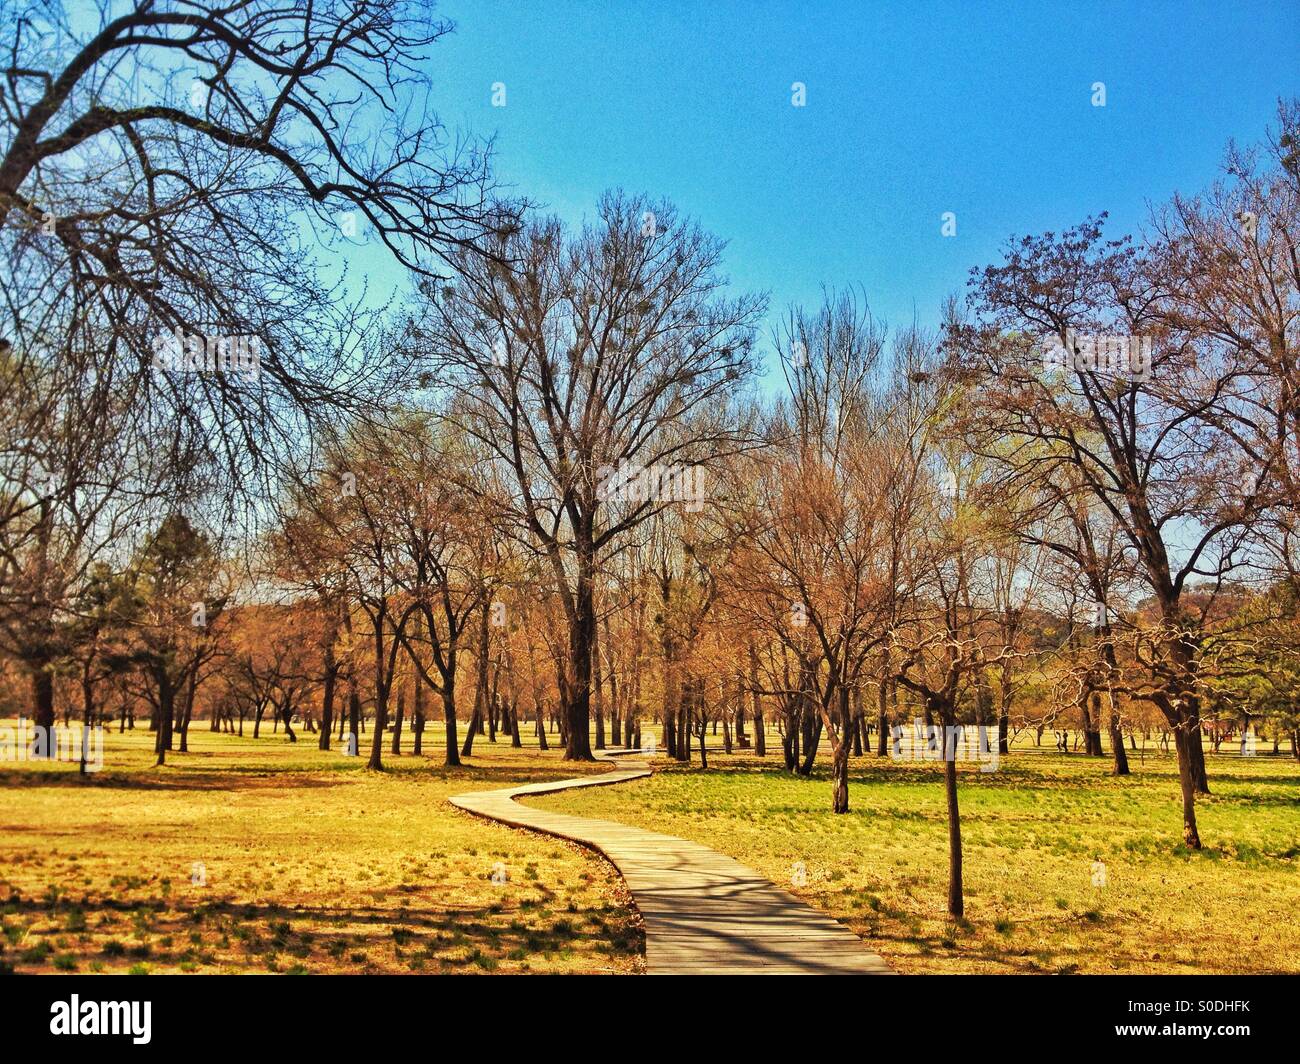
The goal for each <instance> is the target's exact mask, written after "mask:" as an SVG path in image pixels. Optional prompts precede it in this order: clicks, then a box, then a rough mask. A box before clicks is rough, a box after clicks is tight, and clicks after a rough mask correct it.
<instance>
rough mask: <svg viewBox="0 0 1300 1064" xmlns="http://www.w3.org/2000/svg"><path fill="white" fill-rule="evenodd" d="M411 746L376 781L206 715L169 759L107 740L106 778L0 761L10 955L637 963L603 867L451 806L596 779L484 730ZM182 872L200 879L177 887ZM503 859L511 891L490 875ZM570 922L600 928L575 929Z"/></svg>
mask: <svg viewBox="0 0 1300 1064" xmlns="http://www.w3.org/2000/svg"><path fill="white" fill-rule="evenodd" d="M406 738H407V741H406V743H405V747H406V749H407V750H408V754H407V755H406V756H404V757H399V758H393V757H388V756H386V757H385V761H386V763H387V766H388V771H386V772H384V773H373V772H369V771H367V770H366V769H365V758H364V757H362V758H348V757H345V756H343V755H342V754H341V753H339V752H338V751H337V750H336V751H332V752H322V751H320V750H318V749H316V736H314V735H307V734H303V735H302V737H301V739H300V741H299V742H298V743H297V744H289V743H288V742H286V740H285V739H284V738H283V736H273V735H270V734H267V735H264V736H263V737H262V738H261V739H259V740H257V741H254V740H253V739H252V738H251V737H246V738H243V739H241V738H238V737H236V736H228V735H224V734H216V733H213V732H211V731H209V730H208V729H207V726H206V724H205V725H202V726H199V725H196V726H195V728H193V729H192V730H191V733H190V745H191V752H190V753H188V754H180V753H173V754H170V755H169V757H168V764H167V765H166V766H165V767H163V768H155V767H153V756H152V736H151V735H150V734H149V733H148V731H147V730H145V729H143V728H140V729H137V730H136V731H135V732H134V733H132V732H128V733H126V734H125V735H119V734H118V733H117V732H116V731H113V732H110V733H109V734H108V735H107V737H106V739H107V741H106V743H105V767H104V769H103V771H101V772H98V773H95V774H94V775H92V776H90V777H89V778H88V779H85V780H82V779H79V778H78V776H77V771H76V766H75V765H71V764H58V763H56V764H50V763H32V762H7V763H4V764H0V789H2V793H3V798H2V799H0V803H2V804H0V913H3V921H4V923H3V933H4V936H5V940H6V941H7V942H8V943H10V944H11V947H10V948H9V950H8V951H7V953H6V954H5V958H4V959H5V961H6V962H7V963H11V964H13V965H14V967H15V968H16V969H17V970H18V971H20V972H52V971H73V970H77V971H81V972H86V971H103V972H106V973H121V972H127V971H130V972H141V973H149V972H155V973H168V972H244V971H262V972H265V971H281V972H285V973H300V972H311V973H320V972H359V971H365V972H399V971H401V972H406V971H411V970H412V965H411V961H412V960H414V959H418V968H417V969H416V970H423V971H426V972H434V973H436V972H440V971H442V972H447V971H461V972H465V971H469V972H485V971H500V972H522V971H534V972H633V971H636V970H638V969H639V968H640V967H641V965H642V961H641V953H642V945H641V933H640V928H639V918H638V917H637V915H636V913H635V911H634V910H632V909H630V907H629V905H628V900H627V895H626V891H625V888H624V887H623V884H622V881H621V880H620V879H619V878H618V876H617V875H616V874H615V873H614V871H613V869H612V868H611V867H610V866H609V865H608V864H607V863H606V862H604V861H603V860H601V859H599V858H597V857H595V856H593V855H592V854H590V853H589V852H587V851H586V850H583V849H582V848H581V847H578V846H574V845H570V844H567V843H563V842H560V841H559V840H556V839H551V838H547V837H544V836H538V835H531V834H526V833H524V832H518V831H513V830H511V829H509V828H506V827H504V826H501V825H497V824H493V823H490V822H488V821H485V820H481V819H478V818H475V817H471V816H469V815H468V814H465V813H461V812H459V811H456V810H454V809H452V808H451V807H450V806H449V805H448V804H447V803H446V798H447V796H448V795H450V794H456V793H459V792H461V791H469V790H476V789H484V788H489V787H499V786H504V785H506V784H508V783H513V782H527V781H535V780H542V779H555V778H561V777H564V776H571V775H575V774H577V773H579V772H581V771H583V770H584V769H585V770H589V771H600V766H598V765H590V766H575V765H573V764H572V763H565V762H563V761H562V760H561V759H560V754H559V752H558V751H556V750H554V749H553V750H551V751H550V752H548V753H545V754H543V753H541V752H540V751H539V750H537V749H536V747H533V746H531V745H530V746H529V747H528V748H526V749H524V750H512V749H511V748H510V746H509V744H508V743H506V742H498V743H497V744H496V745H495V746H494V745H492V744H489V743H488V742H486V741H485V740H484V739H483V738H479V739H478V740H476V743H475V747H474V751H475V756H474V757H473V758H472V759H471V760H470V761H469V762H468V763H467V765H466V766H465V767H463V768H461V769H456V770H447V769H446V768H445V767H444V766H443V765H442V763H441V758H442V750H443V733H442V730H441V728H435V729H430V730H429V731H426V733H425V751H426V754H425V756H423V757H421V758H415V757H412V756H410V754H409V749H410V743H409V737H406ZM365 739H366V741H365V742H364V743H363V749H364V750H365V751H366V752H368V749H369V743H368V737H365ZM385 751H387V744H386V745H385ZM196 862H201V863H202V865H203V871H204V873H205V879H206V884H205V885H199V884H197V883H194V882H192V881H191V880H192V872H193V871H194V866H195V863H196ZM497 862H503V863H504V864H505V865H506V867H507V869H508V879H507V882H505V883H504V884H497V883H494V882H492V879H491V875H492V869H493V866H494V865H495V864H496V863H497ZM570 911H573V912H577V913H579V914H581V915H582V916H583V917H597V918H599V919H600V920H601V921H603V927H604V928H605V931H604V933H602V934H601V935H599V936H594V935H586V934H581V933H577V932H575V930H574V929H573V927H572V926H571V923H570V920H571V919H572V918H571V916H570ZM521 950H522V951H523V952H522V953H521V952H520V951H521ZM92 965H93V966H92Z"/></svg>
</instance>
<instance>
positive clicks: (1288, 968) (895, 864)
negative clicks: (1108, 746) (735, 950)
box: [528, 741, 1300, 973]
mask: <svg viewBox="0 0 1300 1064" xmlns="http://www.w3.org/2000/svg"><path fill="white" fill-rule="evenodd" d="M771 749H772V743H771V742H770V741H769V754H768V757H767V758H766V764H764V763H763V762H762V760H760V759H759V758H755V757H752V756H744V757H742V756H734V757H727V756H724V755H722V754H714V753H711V754H710V758H709V760H710V768H709V770H708V771H700V770H699V768H698V767H694V768H685V767H678V766H676V765H674V764H671V763H665V762H664V760H663V759H662V758H660V759H659V762H658V766H657V767H658V768H659V772H658V773H657V774H656V775H655V776H654V778H653V779H650V780H642V781H636V782H632V783H627V784H623V785H620V786H618V787H600V788H591V789H587V790H585V791H580V792H579V791H574V792H570V793H564V794H557V795H548V796H546V797H543V798H532V799H529V800H528V801H529V804H534V805H538V806H542V807H545V808H550V809H557V810H563V811H564V812H569V813H577V814H582V815H587V816H595V817H606V818H609V819H612V820H619V821H622V822H624V823H628V824H635V825H639V826H641V827H645V828H650V829H653V830H655V831H662V832H666V833H668V834H672V835H679V836H683V837H685V838H689V839H693V840H696V841H698V842H702V843H705V844H706V845H709V846H712V847H713V848H715V849H717V850H720V851H721V852H723V853H726V854H729V855H731V856H733V857H736V858H738V859H739V860H741V861H743V862H745V863H746V864H749V865H750V866H752V867H753V868H755V869H757V870H759V871H760V872H762V873H763V874H765V875H767V876H769V877H770V878H771V879H772V880H773V881H774V882H776V883H778V884H780V885H782V886H784V887H785V888H786V889H788V890H790V891H792V892H793V893H795V894H797V895H799V896H800V897H802V898H804V899H805V900H807V901H808V902H810V903H811V904H813V905H815V906H817V907H819V908H821V909H824V910H825V911H826V912H828V913H830V914H831V915H833V916H834V917H836V918H837V919H838V920H841V921H843V922H844V923H847V924H848V925H849V926H851V927H852V928H853V929H854V930H855V931H856V932H857V933H858V934H859V935H861V936H862V937H863V939H865V940H866V942H867V943H868V945H869V946H870V948H872V949H874V950H875V951H877V952H878V953H880V955H881V956H883V957H884V958H885V959H886V960H887V961H888V962H889V963H890V964H891V965H892V966H893V967H894V968H895V969H896V970H898V971H900V972H946V973H957V972H1003V973H1017V972H1023V973H1029V972H1057V973H1066V972H1091V973H1115V972H1123V973H1150V972H1168V973H1194V972H1240V973H1244V972H1300V924H1298V923H1297V921H1296V920H1295V914H1296V912H1297V911H1300V765H1298V764H1297V763H1296V761H1294V760H1293V759H1291V758H1290V757H1288V756H1281V757H1253V758H1250V757H1247V758H1242V757H1237V756H1236V755H1235V754H1233V755H1228V754H1227V753H1226V752H1225V754H1224V755H1221V756H1215V755H1213V754H1208V755H1207V757H1208V763H1209V765H1208V767H1209V777H1210V788H1211V790H1212V791H1213V794H1212V795H1210V796H1208V797H1202V798H1201V799H1200V801H1199V802H1198V816H1199V818H1200V823H1201V835H1202V839H1203V840H1204V842H1205V848H1204V849H1203V850H1201V851H1200V852H1199V853H1198V852H1193V851H1190V850H1188V849H1186V848H1184V847H1182V846H1181V845H1179V844H1178V840H1179V838H1180V835H1179V830H1180V819H1179V806H1178V802H1177V796H1178V785H1177V775H1176V768H1175V764H1174V759H1173V757H1172V755H1161V754H1159V753H1158V752H1154V751H1153V750H1152V749H1151V748H1150V747H1148V748H1147V749H1146V751H1145V753H1144V754H1143V755H1141V758H1140V757H1139V755H1138V754H1136V753H1135V754H1133V755H1132V768H1133V774H1132V775H1131V776H1130V777H1128V778H1124V779H1120V778H1116V777H1113V776H1111V775H1109V768H1110V763H1109V761H1108V760H1106V759H1100V758H1085V757H1084V756H1082V755H1081V754H1061V753H1056V752H1054V751H1052V750H1051V749H1050V748H1049V749H1047V750H1042V749H1035V748H1034V747H1033V746H1032V744H1030V745H1028V746H1025V745H1020V746H1016V747H1013V753H1012V755H1011V756H1010V757H1007V758H1004V759H1003V760H1002V763H1001V767H1000V769H999V770H998V771H997V772H993V773H988V774H982V773H980V772H978V771H977V770H975V769H974V768H973V767H967V766H963V771H962V775H961V791H960V800H961V810H962V837H963V842H964V850H965V886H966V919H964V920H963V921H961V922H959V923H954V922H953V921H952V920H951V918H949V917H948V916H947V914H946V912H945V906H944V902H945V885H946V883H947V836H946V820H945V811H944V801H943V789H942V782H941V767H940V766H939V765H918V764H914V763H913V764H908V763H898V762H892V761H889V760H884V761H881V760H878V759H876V758H873V757H864V758H855V759H854V761H853V765H852V775H851V792H850V801H851V812H850V813H849V814H847V815H843V816H835V815H833V814H832V813H831V812H830V798H831V791H830V782H829V779H828V773H827V769H826V766H825V765H822V766H820V769H819V771H818V772H817V774H816V775H815V776H814V777H813V778H811V779H803V778H799V777H795V776H792V775H790V774H789V773H785V772H780V771H776V770H775V766H774V765H773V761H774V760H775V759H779V756H780V747H779V745H778V746H777V747H776V758H775V759H774V757H773V755H772V753H771ZM1226 750H1227V747H1225V751H1226ZM1098 860H1100V861H1101V863H1102V864H1104V865H1105V872H1104V878H1105V886H1104V887H1094V886H1093V878H1094V870H1093V863H1094V862H1095V861H1098Z"/></svg>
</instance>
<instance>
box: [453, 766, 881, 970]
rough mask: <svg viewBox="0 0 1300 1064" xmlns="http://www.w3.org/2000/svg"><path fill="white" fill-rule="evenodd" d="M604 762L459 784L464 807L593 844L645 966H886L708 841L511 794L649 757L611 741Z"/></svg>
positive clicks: (589, 781) (621, 769) (597, 781)
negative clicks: (620, 888) (610, 867)
mask: <svg viewBox="0 0 1300 1064" xmlns="http://www.w3.org/2000/svg"><path fill="white" fill-rule="evenodd" d="M605 760H608V761H611V762H613V764H614V765H615V766H616V767H615V769H614V770H613V771H611V772H605V773H602V774H600V775H596V776H580V777H578V778H576V779H567V780H555V781H552V782H548V783H531V784H526V785H523V786H519V787H503V788H501V789H499V790H492V791H475V792H473V793H471V794H458V795H455V796H453V797H452V798H450V799H448V801H450V802H451V804H452V805H454V806H456V807H457V808H458V809H463V810H465V811H466V812H470V813H474V814H476V815H478V816H482V817H487V818H489V819H492V820H498V821H501V822H502V823H504V824H509V825H511V826H514V827H522V828H528V829H530V830H533V831H542V832H545V833H547V834H549V835H556V836H559V837H560V838H565V839H572V840H573V841H575V842H580V843H583V844H584V845H587V846H591V847H593V848H594V849H596V850H599V851H600V852H601V853H603V854H604V855H605V856H606V857H608V858H609V860H610V861H611V862H613V864H614V867H616V868H617V869H618V870H619V873H620V874H621V875H622V876H623V879H624V880H625V881H626V883H627V886H628V890H629V891H631V893H632V898H633V901H634V902H635V903H636V906H637V909H638V910H640V912H641V915H642V918H643V919H644V921H645V933H646V969H647V971H648V972H649V973H650V974H651V975H740V974H753V975H820V974H850V975H885V974H890V968H889V966H888V965H887V964H886V963H885V962H884V961H883V960H882V959H881V958H880V957H878V956H877V955H876V954H874V953H871V952H870V951H868V950H867V949H866V947H865V946H864V945H863V943H862V940H861V939H859V938H858V937H857V935H855V934H854V933H853V932H852V931H850V930H849V929H848V928H847V927H845V926H844V925H842V924H839V923H836V922H835V921H834V920H832V919H831V918H830V917H828V916H826V915H825V914H824V913H820V912H818V911H817V910H815V909H813V908H811V907H810V906H808V905H806V904H804V903H803V902H802V901H800V900H799V899H798V898H796V897H795V896H794V895H793V894H790V893H789V892H787V891H784V890H782V889H780V888H779V887H778V886H776V884H774V883H772V882H771V881H770V880H768V879H766V878H764V877H763V876H761V875H759V874H758V873H757V872H755V871H754V870H753V869H752V868H747V867H746V866H745V865H742V864H741V863H740V862H739V861H735V860H733V859H732V858H730V857H727V856H725V855H723V854H720V853H718V852H717V851H716V850H711V849H709V848H708V847H707V846H702V845H700V844H699V843H695V842H690V841H688V840H686V839H679V838H676V837H675V836H673V835H662V834H659V833H658V832H654V831H643V830H641V829H640V828H634V827H631V826H629V825H627V824H619V823H616V822H615V821H612V820H595V819H588V818H586V817H577V816H568V815H566V814H563V813H553V812H550V811H549V810H543V809H532V808H530V807H528V806H522V805H519V804H518V803H517V802H515V800H514V799H515V798H517V797H524V796H527V795H533V794H550V793H552V792H555V791H562V790H569V789H571V788H575V787H597V786H606V785H609V784H616V783H624V782H627V781H628V780H635V779H643V778H645V777H646V776H649V775H650V765H649V764H648V763H647V762H645V761H642V760H639V759H638V758H636V756H635V755H634V754H630V753H629V752H625V751H611V752H610V753H609V755H608V756H606V757H605Z"/></svg>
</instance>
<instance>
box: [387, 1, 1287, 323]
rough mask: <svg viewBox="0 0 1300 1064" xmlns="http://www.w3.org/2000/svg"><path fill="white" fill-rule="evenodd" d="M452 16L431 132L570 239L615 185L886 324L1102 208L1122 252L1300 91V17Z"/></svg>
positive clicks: (617, 11) (558, 11)
mask: <svg viewBox="0 0 1300 1064" xmlns="http://www.w3.org/2000/svg"><path fill="white" fill-rule="evenodd" d="M439 11H440V12H441V13H442V14H443V15H444V16H446V17H449V18H451V19H452V20H454V22H455V23H456V27H457V28H456V32H455V33H454V34H453V35H452V36H451V37H449V38H447V39H445V40H444V41H443V42H441V43H440V44H439V45H438V46H436V48H435V49H434V51H433V66H432V69H431V72H432V75H433V78H434V84H435V92H434V101H435V103H436V105H437V107H438V110H439V113H440V115H441V117H442V118H443V120H444V121H445V122H446V123H447V124H448V125H450V126H452V127H453V128H460V129H464V130H471V131H474V132H477V133H480V134H495V135H496V137H497V150H498V154H497V170H498V173H499V175H500V177H501V179H502V180H504V181H505V182H507V183H508V184H510V185H512V186H513V187H514V188H515V189H516V190H517V191H518V192H520V193H523V194H526V195H528V196H530V197H532V198H533V199H535V200H537V201H540V203H541V204H543V205H544V206H545V207H547V208H549V209H550V210H552V211H554V212H556V213H558V214H559V215H560V216H562V217H563V218H565V219H566V220H568V221H571V222H578V221H580V220H581V219H582V217H583V215H584V214H586V213H589V212H590V211H591V208H592V206H593V204H594V202H595V200H596V198H597V196H598V195H599V194H600V192H601V191H602V190H604V189H606V188H610V187H614V186H622V187H623V188H625V189H627V190H629V191H644V192H648V193H650V194H652V195H654V196H664V197H667V198H668V199H670V200H672V201H673V202H674V203H676V205H677V206H678V208H679V209H681V210H683V211H685V212H686V213H688V214H690V215H692V216H694V217H695V218H697V219H698V220H699V221H700V222H701V223H702V224H703V225H704V226H705V227H706V228H708V229H710V230H711V231H713V232H714V233H716V234H717V235H719V236H721V237H722V238H724V239H725V240H727V241H728V244H729V247H728V250H727V254H726V259H725V265H726V269H727V273H728V274H729V275H730V277H731V278H732V280H733V282H734V283H735V284H736V285H737V286H738V287H739V288H742V289H746V290H762V291H767V292H769V293H770V295H771V297H772V301H773V307H774V309H777V310H779V309H780V308H782V307H784V306H785V305H786V304H788V303H790V302H810V301H815V300H816V299H818V297H819V292H820V290H821V287H822V286H823V285H827V286H845V285H855V286H857V285H860V286H861V287H862V289H863V290H864V291H865V293H866V295H867V298H868V300H869V302H870V304H871V307H872V309H873V311H874V312H875V313H876V314H877V316H878V317H883V318H884V319H885V320H887V321H888V322H889V323H890V324H891V326H897V325H902V324H906V323H907V322H909V321H910V320H911V319H912V318H913V316H914V315H915V317H917V318H918V319H919V320H920V321H921V322H922V324H927V325H929V324H934V323H935V322H937V321H938V318H939V314H940V308H941V306H942V301H943V299H944V297H945V296H946V295H947V294H949V293H952V292H957V291H960V290H962V289H963V287H964V284H965V278H966V272H967V270H968V268H969V267H970V266H972V265H977V264H983V263H985V262H988V261H991V260H992V259H993V258H994V257H995V256H996V254H997V251H998V248H999V246H1000V245H1001V243H1002V242H1003V241H1004V240H1005V239H1006V238H1007V237H1008V236H1009V235H1010V234H1012V233H1025V232H1040V231H1042V230H1046V229H1054V230H1060V229H1061V228H1064V227H1066V226H1068V225H1071V224H1073V223H1075V222H1077V221H1079V220H1081V219H1082V218H1083V217H1084V216H1085V215H1088V214H1090V213H1094V212H1099V211H1102V210H1108V211H1109V212H1110V214H1111V218H1112V228H1113V229H1114V230H1115V231H1116V233H1118V232H1119V231H1121V230H1129V229H1133V228H1136V227H1139V226H1140V225H1141V224H1142V222H1143V221H1144V219H1145V218H1146V216H1147V211H1148V207H1149V205H1152V204H1156V203H1159V202H1161V201H1163V200H1165V199H1166V198H1167V197H1168V196H1169V195H1170V194H1171V193H1172V192H1174V191H1175V190H1179V191H1195V190H1197V189H1199V188H1201V187H1203V186H1204V185H1206V184H1207V183H1209V181H1211V180H1212V179H1213V178H1214V176H1215V174H1216V170H1217V167H1218V164H1219V161H1220V159H1221V156H1222V152H1223V148H1224V146H1225V144H1226V142H1227V141H1228V139H1229V138H1232V137H1235V138H1237V139H1238V140H1240V141H1246V142H1248V141H1252V140H1255V139H1257V138H1258V137H1259V136H1260V135H1261V134H1262V132H1263V129H1264V127H1265V125H1266V124H1268V123H1269V122H1270V121H1271V119H1272V113H1273V110H1274V103H1275V100H1276V98H1277V97H1278V96H1279V95H1289V94H1294V93H1296V92H1297V91H1300V79H1298V78H1297V73H1298V70H1300V63H1297V59H1296V56H1297V54H1300V52H1298V50H1297V45H1298V44H1300V4H1297V3H1294V2H1292V3H1282V2H1277V3H1223V2H1218V3H1186V2H1183V3H1141V4H1139V3H1129V4H1100V3H1078V2H1074V3H1037V4H991V3H973V2H972V3H966V4H960V3H952V4H949V3H924V2H922V3H911V4H903V3H899V4H895V3H858V4H850V3H831V2H825V3H817V2H798V3H777V2H771V3H739V2H728V0H713V2H709V3H692V4H687V3H678V2H659V3H620V2H606V3H579V2H569V3H549V2H529V3H497V2H487V0H447V2H446V3H444V4H442V5H441V6H440V8H439ZM1099 81H1100V82H1103V83H1104V84H1105V92H1106V104H1105V106H1104V107H1096V106H1093V104H1092V98H1093V88H1092V87H1093V84H1094V82H1099ZM496 82H502V83H504V84H505V86H506V106H504V107H493V106H492V86H493V84H494V83H496ZM794 82H802V83H803V84H804V85H805V86H806V93H807V96H806V100H807V102H806V106H804V107H794V106H792V105H791V85H792V83H794ZM945 211H952V212H954V213H955V215H956V226H957V233H956V236H954V237H947V238H946V237H944V236H942V235H941V224H942V220H941V216H942V215H943V213H944V212H945ZM365 258H366V259H369V256H368V255H366V256H365ZM368 265H370V264H368ZM367 272H368V273H370V274H371V278H372V284H373V283H374V281H375V280H378V278H377V277H375V276H374V273H375V271H374V270H373V269H371V270H367ZM380 273H381V274H382V273H386V271H382V270H381V271H380Z"/></svg>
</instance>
